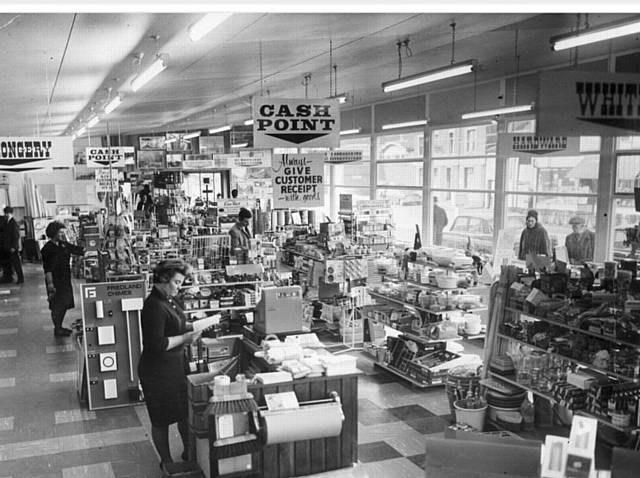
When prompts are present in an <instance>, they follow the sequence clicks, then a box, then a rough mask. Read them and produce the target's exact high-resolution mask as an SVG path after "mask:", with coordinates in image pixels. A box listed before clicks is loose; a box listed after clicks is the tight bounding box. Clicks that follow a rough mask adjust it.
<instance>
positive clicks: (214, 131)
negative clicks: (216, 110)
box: [209, 124, 231, 134]
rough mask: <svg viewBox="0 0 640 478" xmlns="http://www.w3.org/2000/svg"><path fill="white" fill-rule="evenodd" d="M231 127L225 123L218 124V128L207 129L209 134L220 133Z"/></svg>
mask: <svg viewBox="0 0 640 478" xmlns="http://www.w3.org/2000/svg"><path fill="white" fill-rule="evenodd" d="M230 129H231V125H230V124H226V125H224V126H220V127H219V128H211V129H210V130H209V134H216V133H222V132H223V131H229V130H230Z"/></svg>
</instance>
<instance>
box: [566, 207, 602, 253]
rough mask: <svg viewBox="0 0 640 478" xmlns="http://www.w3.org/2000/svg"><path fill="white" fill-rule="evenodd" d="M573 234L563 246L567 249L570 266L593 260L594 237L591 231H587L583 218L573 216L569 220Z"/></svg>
mask: <svg viewBox="0 0 640 478" xmlns="http://www.w3.org/2000/svg"><path fill="white" fill-rule="evenodd" d="M569 224H571V229H573V232H572V233H571V234H569V235H568V236H567V237H566V238H565V240H564V245H565V246H566V247H567V254H568V256H569V262H570V263H571V264H583V263H584V262H587V261H592V260H593V247H594V244H595V241H596V235H595V233H594V232H593V231H590V230H588V229H587V226H586V225H585V222H584V218H583V217H580V216H574V217H572V218H571V219H570V220H569Z"/></svg>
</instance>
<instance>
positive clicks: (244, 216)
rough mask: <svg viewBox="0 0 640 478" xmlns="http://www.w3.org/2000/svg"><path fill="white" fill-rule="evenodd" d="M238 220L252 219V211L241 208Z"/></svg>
mask: <svg viewBox="0 0 640 478" xmlns="http://www.w3.org/2000/svg"><path fill="white" fill-rule="evenodd" d="M238 219H240V220H242V219H251V211H249V210H248V209H247V208H244V207H241V208H240V212H239V213H238Z"/></svg>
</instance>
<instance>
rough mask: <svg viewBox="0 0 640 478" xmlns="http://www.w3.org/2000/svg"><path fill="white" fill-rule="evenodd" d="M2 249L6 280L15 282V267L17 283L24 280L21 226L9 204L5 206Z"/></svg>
mask: <svg viewBox="0 0 640 478" xmlns="http://www.w3.org/2000/svg"><path fill="white" fill-rule="evenodd" d="M1 233H2V236H3V237H2V241H1V243H2V249H3V255H4V260H5V264H7V265H6V266H4V267H5V269H4V271H3V278H4V281H5V282H13V272H12V271H11V269H13V270H14V271H15V273H16V278H17V281H16V284H22V283H23V282H24V275H23V274H22V261H21V260H20V226H18V222H17V221H16V219H15V218H14V217H13V208H12V207H11V206H7V207H5V208H4V221H3V223H2V232H1Z"/></svg>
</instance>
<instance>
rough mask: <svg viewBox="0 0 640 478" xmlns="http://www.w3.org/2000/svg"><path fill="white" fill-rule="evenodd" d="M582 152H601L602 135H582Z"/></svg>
mask: <svg viewBox="0 0 640 478" xmlns="http://www.w3.org/2000/svg"><path fill="white" fill-rule="evenodd" d="M580 152H581V153H589V152H594V153H600V136H580Z"/></svg>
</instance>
